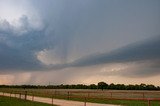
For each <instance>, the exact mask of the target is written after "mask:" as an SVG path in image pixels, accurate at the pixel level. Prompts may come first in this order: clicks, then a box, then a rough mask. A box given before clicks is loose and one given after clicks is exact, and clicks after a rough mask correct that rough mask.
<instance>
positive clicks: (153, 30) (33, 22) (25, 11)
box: [0, 0, 160, 85]
mask: <svg viewBox="0 0 160 106" xmlns="http://www.w3.org/2000/svg"><path fill="white" fill-rule="evenodd" d="M159 63H160V1H159V0H14V1H13V0H0V84H48V83H50V84H61V83H64V84H77V83H81V84H91V83H97V82H99V81H105V82H107V83H124V84H140V83H146V84H155V85H160V82H158V81H157V78H159V77H160V64H159Z"/></svg>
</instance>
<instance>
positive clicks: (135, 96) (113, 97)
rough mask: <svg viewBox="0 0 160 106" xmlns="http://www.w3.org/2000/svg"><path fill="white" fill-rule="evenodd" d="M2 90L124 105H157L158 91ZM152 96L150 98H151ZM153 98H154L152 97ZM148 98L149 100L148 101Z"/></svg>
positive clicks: (158, 103) (158, 101) (4, 90)
mask: <svg viewBox="0 0 160 106" xmlns="http://www.w3.org/2000/svg"><path fill="white" fill-rule="evenodd" d="M0 91H1V92H2V91H3V92H9V93H17V94H19V93H21V94H25V93H27V95H31V96H41V97H49V98H58V99H67V100H76V101H84V102H96V103H106V104H119V105H125V106H148V105H149V104H150V106H159V105H160V99H159V98H160V91H136V90H134V91H129V90H103V91H102V90H80V89H79V90H76V89H0ZM151 98H152V99H151ZM153 98H154V99H153ZM149 99H150V101H148V100H149Z"/></svg>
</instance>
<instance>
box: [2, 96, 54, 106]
mask: <svg viewBox="0 0 160 106" xmlns="http://www.w3.org/2000/svg"><path fill="white" fill-rule="evenodd" d="M0 106H52V105H50V104H45V103H39V102H31V101H28V100H27V101H25V100H20V99H17V98H9V97H2V96H0ZM54 106H56V105H54Z"/></svg>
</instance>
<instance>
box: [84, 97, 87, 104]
mask: <svg viewBox="0 0 160 106" xmlns="http://www.w3.org/2000/svg"><path fill="white" fill-rule="evenodd" d="M86 102H87V101H86V97H85V98H84V106H86Z"/></svg>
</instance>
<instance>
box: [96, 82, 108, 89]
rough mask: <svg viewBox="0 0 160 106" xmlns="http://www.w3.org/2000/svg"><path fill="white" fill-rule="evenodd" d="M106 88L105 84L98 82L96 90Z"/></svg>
mask: <svg viewBox="0 0 160 106" xmlns="http://www.w3.org/2000/svg"><path fill="white" fill-rule="evenodd" d="M107 87H108V84H107V83H105V82H99V83H98V89H102V90H103V89H106V88H107Z"/></svg>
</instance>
